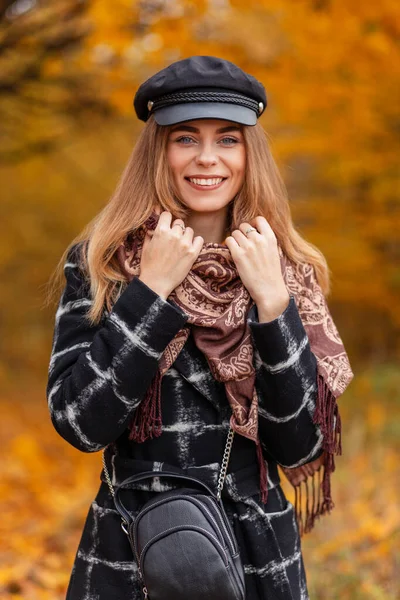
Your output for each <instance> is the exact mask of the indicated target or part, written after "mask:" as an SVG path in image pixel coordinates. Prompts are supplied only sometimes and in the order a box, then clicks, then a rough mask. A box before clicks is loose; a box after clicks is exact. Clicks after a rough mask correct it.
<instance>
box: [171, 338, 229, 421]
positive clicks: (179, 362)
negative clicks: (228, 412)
mask: <svg viewBox="0 0 400 600" xmlns="http://www.w3.org/2000/svg"><path fill="white" fill-rule="evenodd" d="M172 366H173V367H174V368H175V369H176V370H177V371H179V373H180V374H181V375H182V377H183V378H184V379H186V381H188V382H189V383H191V384H192V385H193V387H194V388H196V390H197V391H199V392H200V394H202V395H203V396H204V397H205V398H207V400H209V401H210V402H211V404H212V405H213V406H214V407H215V408H216V409H217V410H218V412H220V410H221V398H225V397H226V396H225V386H224V384H223V383H222V382H221V381H217V380H216V379H214V377H213V376H212V374H211V371H210V367H209V366H208V362H207V359H206V357H205V356H204V354H203V353H202V352H201V350H199V349H198V348H197V346H196V344H195V342H194V340H193V336H192V334H191V335H189V337H188V339H187V341H186V344H185V345H184V347H183V348H182V350H181V351H180V353H179V354H178V356H177V358H176V359H175V361H174V363H173V364H172Z"/></svg>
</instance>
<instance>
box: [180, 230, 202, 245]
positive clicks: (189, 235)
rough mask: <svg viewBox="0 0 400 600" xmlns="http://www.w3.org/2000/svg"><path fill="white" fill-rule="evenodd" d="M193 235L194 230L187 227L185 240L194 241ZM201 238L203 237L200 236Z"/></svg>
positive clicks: (184, 234)
mask: <svg viewBox="0 0 400 600" xmlns="http://www.w3.org/2000/svg"><path fill="white" fill-rule="evenodd" d="M193 235H194V231H193V229H192V227H186V228H185V231H184V232H183V236H182V237H183V238H185V240H186V239H187V240H189V241H191V242H192V241H193ZM199 237H201V236H199Z"/></svg>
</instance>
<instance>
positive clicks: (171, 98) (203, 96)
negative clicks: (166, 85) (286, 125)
mask: <svg viewBox="0 0 400 600" xmlns="http://www.w3.org/2000/svg"><path fill="white" fill-rule="evenodd" d="M185 102H226V103H228V104H238V105H240V106H244V107H246V108H250V109H251V110H254V112H256V113H257V114H259V112H260V106H259V103H258V102H257V100H254V99H253V98H249V97H248V96H243V95H241V94H234V93H232V92H173V93H171V94H164V96H160V97H159V98H157V99H156V100H154V101H153V102H152V101H149V105H150V106H151V108H150V110H149V112H151V111H155V110H158V109H159V108H164V107H165V106H171V105H174V104H182V103H185Z"/></svg>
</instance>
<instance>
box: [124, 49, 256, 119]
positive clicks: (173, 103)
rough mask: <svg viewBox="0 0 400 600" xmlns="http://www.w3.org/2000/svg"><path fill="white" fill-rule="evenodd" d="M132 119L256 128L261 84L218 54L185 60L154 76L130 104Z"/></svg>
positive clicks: (142, 86) (140, 89)
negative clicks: (213, 122)
mask: <svg viewBox="0 0 400 600" xmlns="http://www.w3.org/2000/svg"><path fill="white" fill-rule="evenodd" d="M133 104H134V107H135V111H136V114H137V117H138V118H139V119H140V120H141V121H147V119H148V118H149V116H150V115H152V114H154V118H155V120H156V122H157V123H158V124H159V125H173V124H174V123H181V122H182V121H191V120H192V119H225V120H227V121H234V122H236V123H242V124H243V125H255V124H256V123H257V119H258V117H259V116H260V115H261V114H262V113H263V112H264V110H265V108H266V106H267V96H266V93H265V89H264V86H263V84H262V83H260V82H259V81H258V80H257V79H256V78H255V77H253V76H252V75H249V74H248V73H246V72H245V71H243V70H242V69H241V68H240V67H238V66H237V65H235V64H234V63H232V62H230V61H229V60H225V59H223V58H218V57H217V56H190V57H189V58H185V59H183V60H178V61H177V62H174V63H172V64H171V65H169V66H168V67H166V68H165V69H162V70H161V71H159V72H158V73H155V74H154V75H153V76H152V77H150V78H149V79H147V81H145V82H144V83H142V85H141V86H140V87H139V89H138V90H137V92H136V94H135V98H134V101H133Z"/></svg>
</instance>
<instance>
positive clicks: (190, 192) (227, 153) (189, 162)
mask: <svg viewBox="0 0 400 600" xmlns="http://www.w3.org/2000/svg"><path fill="white" fill-rule="evenodd" d="M167 160H168V163H169V165H170V168H171V171H172V175H173V178H174V182H175V185H176V187H177V190H178V193H179V197H180V198H181V199H183V201H184V203H185V204H186V205H187V206H188V207H189V208H190V209H192V210H193V211H196V212H210V211H217V210H220V209H221V208H223V207H224V206H226V205H227V204H229V202H230V201H231V200H232V199H233V198H234V196H235V195H236V194H237V193H238V191H239V190H240V188H241V187H242V184H243V181H244V175H245V166H246V152H245V143H244V136H243V126H242V125H240V124H238V123H233V122H232V121H225V120H222V119H196V120H193V121H186V122H184V123H178V124H177V125H173V126H172V127H171V132H170V134H169V137H168V145H167Z"/></svg>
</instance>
